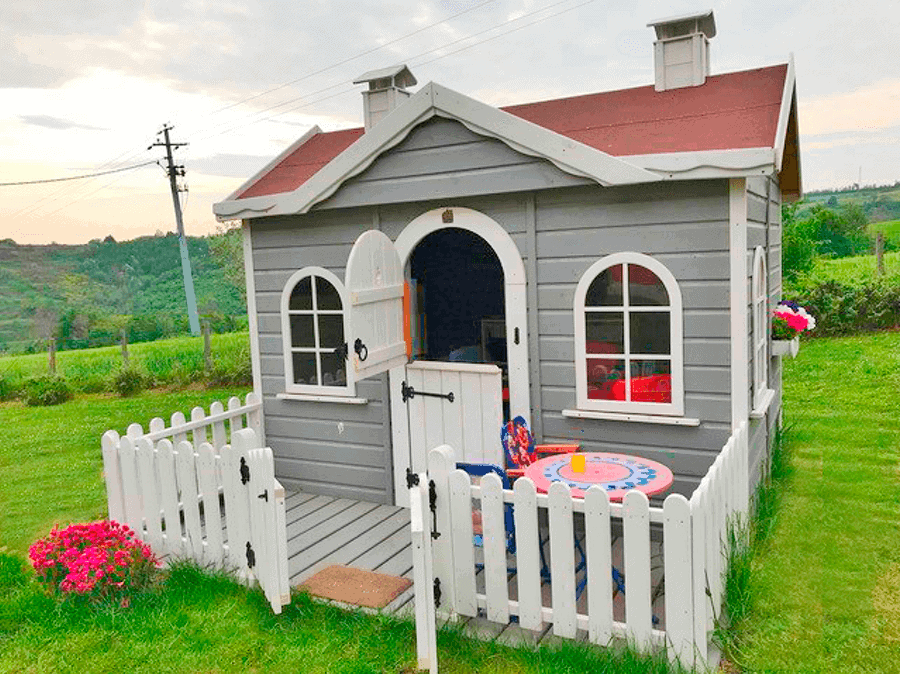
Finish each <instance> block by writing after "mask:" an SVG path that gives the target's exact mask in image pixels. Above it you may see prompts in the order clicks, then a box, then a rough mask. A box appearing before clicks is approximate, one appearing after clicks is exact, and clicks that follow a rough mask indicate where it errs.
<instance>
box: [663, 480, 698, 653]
mask: <svg viewBox="0 0 900 674" xmlns="http://www.w3.org/2000/svg"><path fill="white" fill-rule="evenodd" d="M663 512H664V516H665V524H664V525H663V527H664V530H663V546H664V553H663V559H664V560H665V582H666V633H667V634H668V638H667V639H668V642H669V644H670V646H671V648H670V650H669V657H670V658H671V659H672V660H678V661H680V662H681V664H682V665H683V666H684V667H685V668H690V667H692V666H693V657H694V611H693V608H694V597H693V578H692V570H691V554H692V549H693V541H692V538H691V533H692V532H691V505H690V503H688V500H687V499H686V498H685V497H684V496H682V495H681V494H672V495H671V496H669V497H668V498H666V500H665V503H664V505H663Z"/></svg>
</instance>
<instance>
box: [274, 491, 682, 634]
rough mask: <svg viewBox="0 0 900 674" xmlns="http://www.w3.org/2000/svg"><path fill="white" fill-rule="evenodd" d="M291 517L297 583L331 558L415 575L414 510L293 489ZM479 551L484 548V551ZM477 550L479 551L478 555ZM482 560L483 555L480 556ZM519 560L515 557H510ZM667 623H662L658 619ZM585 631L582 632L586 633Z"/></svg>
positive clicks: (476, 623) (400, 606) (393, 608)
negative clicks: (413, 569)
mask: <svg viewBox="0 0 900 674" xmlns="http://www.w3.org/2000/svg"><path fill="white" fill-rule="evenodd" d="M285 509H286V521H287V538H288V541H287V546H288V570H289V574H290V583H291V586H292V587H293V586H296V585H299V584H300V583H302V582H303V581H304V580H306V579H307V578H309V577H310V576H312V575H313V574H315V573H316V572H318V571H319V570H321V569H324V568H325V567H327V566H331V565H332V564H343V565H346V566H352V567H356V568H360V569H366V570H368V571H377V572H379V573H385V574H388V575H392V576H401V577H404V578H409V579H410V580H412V544H411V538H410V527H409V510H407V509H406V508H399V507H396V506H389V505H383V504H377V503H369V502H366V501H356V500H353V499H341V498H333V497H330V496H315V495H312V494H303V493H299V492H289V493H288V495H287V498H286V501H285ZM479 552H480V551H479ZM612 552H613V563H614V564H618V565H619V566H620V568H621V565H622V554H623V551H622V539H621V537H619V538H618V540H617V541H616V542H615V543H614V546H613V551H612ZM654 553H655V557H656V559H657V560H658V561H660V562H661V544H660V543H658V542H657V543H655V544H654ZM477 556H478V553H476V557H477ZM478 561H480V559H479V560H478ZM510 564H511V566H515V561H514V559H510ZM655 567H656V568H655V570H654V574H653V577H654V580H653V585H654V589H655V590H656V589H659V590H661V589H662V588H660V587H659V585H660V581H661V575H662V574H661V569H660V567H659V565H655ZM480 576H481V573H479V574H478V577H477V579H476V584H477V586H478V591H479V592H483V591H484V588H483V584H484V581H483V579H482V578H481V577H480ZM509 592H510V598H515V597H516V596H517V593H518V588H517V586H516V578H515V575H514V574H513V575H512V576H511V577H510V585H509ZM550 594H551V593H550V585H549V583H545V584H544V587H543V588H542V595H543V598H544V604H545V605H546V606H549V605H550ZM413 596H414V592H413V588H410V589H409V590H407V591H406V592H404V593H403V594H401V595H400V596H399V597H398V598H397V599H396V600H394V601H393V602H392V603H391V604H389V605H388V606H387V607H385V608H384V609H382V610H383V611H385V612H388V613H394V614H406V615H411V614H412V612H413V610H414V602H413ZM664 600H665V597H664V593H662V592H659V594H658V596H657V597H656V599H655V601H654V604H653V609H654V611H653V612H654V615H656V616H658V617H659V618H660V619H663V615H664ZM586 609H587V606H586V596H585V595H582V596H581V598H580V599H579V601H578V610H579V612H582V613H583V612H586ZM624 612H625V606H624V597H623V596H622V595H621V594H619V595H617V597H616V598H615V600H614V613H615V619H616V620H623V619H624ZM461 624H462V625H463V629H464V632H465V633H467V634H468V635H469V636H471V637H473V638H478V639H483V640H495V639H496V640H498V641H500V642H501V643H507V644H510V645H513V644H522V643H527V644H537V643H540V642H541V641H543V640H544V639H545V638H550V637H551V634H552V630H551V625H550V624H546V625H545V626H544V629H543V630H541V631H540V632H531V631H529V630H524V629H522V628H521V627H519V625H518V624H517V623H515V622H512V623H509V624H506V625H501V624H498V623H493V622H490V621H488V620H487V619H485V618H464V619H462V620H461ZM656 627H657V629H664V625H663V624H659V625H656ZM582 636H583V635H582Z"/></svg>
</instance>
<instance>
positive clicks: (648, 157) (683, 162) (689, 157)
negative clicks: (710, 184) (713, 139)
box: [623, 147, 775, 180]
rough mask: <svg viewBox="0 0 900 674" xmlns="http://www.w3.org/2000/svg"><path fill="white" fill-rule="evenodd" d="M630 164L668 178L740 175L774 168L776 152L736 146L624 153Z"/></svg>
mask: <svg viewBox="0 0 900 674" xmlns="http://www.w3.org/2000/svg"><path fill="white" fill-rule="evenodd" d="M623 159H627V160H628V162H629V163H630V164H634V165H635V166H640V167H641V168H644V169H647V170H648V171H653V172H655V173H658V174H660V176H661V177H662V178H664V179H666V180H693V179H695V178H737V177H741V176H746V175H751V174H760V175H765V174H770V173H773V172H774V171H775V153H774V150H773V149H772V148H770V147H751V148H744V149H736V150H701V151H697V152H665V153H661V154H639V155H630V156H627V157H623Z"/></svg>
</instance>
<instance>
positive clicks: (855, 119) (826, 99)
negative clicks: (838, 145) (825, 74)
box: [799, 79, 900, 136]
mask: <svg viewBox="0 0 900 674" xmlns="http://www.w3.org/2000/svg"><path fill="white" fill-rule="evenodd" d="M801 86H802V85H801ZM799 112H800V131H801V133H803V135H804V136H807V135H808V136H817V135H821V134H827V133H839V132H843V131H860V130H877V129H885V128H888V127H892V126H900V79H886V80H881V81H879V82H876V83H874V84H870V85H867V86H863V87H860V88H858V89H855V90H853V91H848V92H846V93H841V94H834V95H831V96H823V97H819V98H814V99H811V100H803V99H802V98H801V99H800V111H799Z"/></svg>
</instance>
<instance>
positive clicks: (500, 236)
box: [388, 206, 531, 507]
mask: <svg viewBox="0 0 900 674" xmlns="http://www.w3.org/2000/svg"><path fill="white" fill-rule="evenodd" d="M448 212H449V213H448ZM454 227H455V228H457V229H463V230H466V231H468V232H471V233H472V234H475V235H477V236H479V237H481V238H482V239H484V240H485V241H486V242H487V244H488V245H489V246H490V247H491V249H493V251H494V254H495V255H496V256H497V258H498V259H499V260H500V266H501V267H502V268H503V286H504V293H503V294H504V319H505V321H506V354H507V366H508V369H509V406H510V416H512V417H516V416H522V417H524V418H525V421H526V422H527V423H528V424H529V425H530V424H531V388H530V376H529V368H528V322H527V313H528V312H527V294H526V290H525V284H526V278H527V277H526V275H525V265H524V264H523V262H522V255H521V253H520V252H519V249H518V247H517V246H516V243H515V241H513V239H512V237H511V236H510V235H509V233H508V232H507V231H506V230H505V229H503V227H501V226H500V225H499V224H498V223H497V222H496V221H495V220H493V219H492V218H490V217H488V216H487V215H485V214H484V213H481V212H480V211H476V210H473V209H471V208H464V207H460V206H445V207H442V208H434V209H432V210H430V211H427V212H425V213H422V214H421V215H419V216H418V217H416V218H415V219H413V220H412V221H411V222H410V223H409V224H408V225H406V227H405V228H404V229H403V231H402V232H400V235H399V236H398V237H397V240H396V241H395V242H394V247H395V248H396V249H397V253H398V254H399V256H400V262H401V264H402V266H403V269H404V273H406V268H407V266H408V264H409V258H410V256H411V255H412V252H413V250H415V248H416V246H417V245H418V244H419V242H420V241H422V239H424V238H425V237H426V236H428V235H429V234H431V233H433V232H436V231H438V230H441V229H448V228H454ZM517 333H518V334H517ZM405 377H406V366H405V365H403V366H398V367H394V368H391V370H390V371H389V373H388V381H389V387H390V399H391V440H392V442H391V445H392V453H393V464H394V501H395V502H396V503H397V505H402V506H406V507H408V506H409V494H408V492H407V490H406V489H403V488H401V487H402V485H405V479H406V469H407V467H410V468H412V470H413V471H415V472H424V471H425V470H426V466H424V465H423V466H409V463H410V442H409V424H408V416H407V406H406V403H404V402H403V401H402V399H401V397H400V395H399V391H400V387H401V385H402V382H403V381H404V379H405ZM497 442H500V429H499V428H498V429H497Z"/></svg>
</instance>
